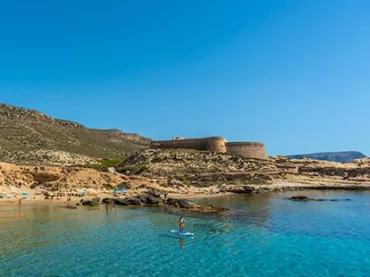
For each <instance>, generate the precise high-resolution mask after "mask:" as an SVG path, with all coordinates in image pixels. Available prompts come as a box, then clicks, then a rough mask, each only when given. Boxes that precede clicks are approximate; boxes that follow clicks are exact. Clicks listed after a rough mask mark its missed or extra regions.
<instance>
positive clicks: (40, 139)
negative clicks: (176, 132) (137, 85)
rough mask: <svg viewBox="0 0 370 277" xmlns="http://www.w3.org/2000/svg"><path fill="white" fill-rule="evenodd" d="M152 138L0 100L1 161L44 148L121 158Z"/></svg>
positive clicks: (147, 143) (143, 146)
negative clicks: (63, 118)
mask: <svg viewBox="0 0 370 277" xmlns="http://www.w3.org/2000/svg"><path fill="white" fill-rule="evenodd" d="M150 141H151V140H150V139H148V138H145V137H142V136H140V135H138V134H130V133H123V132H122V131H120V130H116V129H110V130H99V129H89V128H87V127H85V126H83V125H82V124H79V123H76V122H71V121H66V120H61V119H55V118H52V117H50V116H48V115H46V114H43V113H41V112H39V111H34V110H29V109H24V108H18V107H14V106H11V105H6V104H0V161H10V162H17V161H18V159H21V158H19V157H24V155H25V154H28V153H33V152H35V151H39V152H40V151H43V150H53V151H63V152H67V153H72V154H79V155H83V156H88V157H93V158H110V159H122V158H123V157H124V156H125V154H131V153H135V152H137V151H140V150H142V149H146V148H148V147H149V144H150Z"/></svg>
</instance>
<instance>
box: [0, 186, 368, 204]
mask: <svg viewBox="0 0 370 277" xmlns="http://www.w3.org/2000/svg"><path fill="white" fill-rule="evenodd" d="M313 190H328V191H330V190H333V191H338V190H344V191H345V190H346V191H365V190H369V191H370V184H301V183H289V182H286V183H283V182H282V183H276V184H271V185H225V186H224V187H223V188H222V189H221V190H220V192H218V193H213V194H209V193H205V192H203V193H199V192H189V193H169V194H168V195H167V198H174V199H179V200H193V199H194V200H199V199H209V198H218V197H225V196H230V195H235V194H262V193H278V192H289V191H291V192H294V191H297V192H298V191H313ZM143 193H147V191H140V192H139V191H133V192H129V193H127V194H125V195H120V196H114V195H112V194H108V193H98V195H87V196H84V197H77V196H73V197H71V200H70V201H69V205H68V202H67V198H66V197H60V198H59V199H53V200H51V199H43V198H42V196H36V199H33V198H32V197H30V198H29V199H22V204H21V205H22V206H23V205H26V206H29V205H45V204H46V205H61V204H64V205H65V207H67V206H70V207H77V205H76V204H78V203H80V201H81V200H82V199H83V200H88V199H92V198H95V197H100V198H101V199H104V198H122V199H124V198H129V197H135V196H137V195H140V194H143ZM19 198H20V197H14V198H10V199H5V198H4V199H0V206H13V205H14V206H19V204H18V200H19ZM161 199H163V195H162V196H161Z"/></svg>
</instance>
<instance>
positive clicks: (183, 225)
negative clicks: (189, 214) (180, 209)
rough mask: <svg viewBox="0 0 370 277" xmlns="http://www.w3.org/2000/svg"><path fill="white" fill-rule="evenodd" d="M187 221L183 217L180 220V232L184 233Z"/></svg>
mask: <svg viewBox="0 0 370 277" xmlns="http://www.w3.org/2000/svg"><path fill="white" fill-rule="evenodd" d="M184 227H185V219H184V218H183V217H182V216H181V217H180V220H179V231H180V232H184Z"/></svg>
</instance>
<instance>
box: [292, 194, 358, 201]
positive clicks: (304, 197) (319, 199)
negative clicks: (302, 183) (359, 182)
mask: <svg viewBox="0 0 370 277" xmlns="http://www.w3.org/2000/svg"><path fill="white" fill-rule="evenodd" d="M287 199H288V200H293V201H301V202H306V201H331V202H335V201H340V199H324V198H317V199H316V198H309V197H307V196H304V195H297V196H292V197H289V198H287ZM343 200H344V201H351V199H343Z"/></svg>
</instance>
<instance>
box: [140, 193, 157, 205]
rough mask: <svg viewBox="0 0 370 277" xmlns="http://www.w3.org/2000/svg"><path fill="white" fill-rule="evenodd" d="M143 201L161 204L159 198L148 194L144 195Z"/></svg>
mask: <svg viewBox="0 0 370 277" xmlns="http://www.w3.org/2000/svg"><path fill="white" fill-rule="evenodd" d="M141 202H143V203H145V204H151V205H157V204H159V198H156V197H153V196H151V195H148V196H146V197H144V201H143V200H141Z"/></svg>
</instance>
